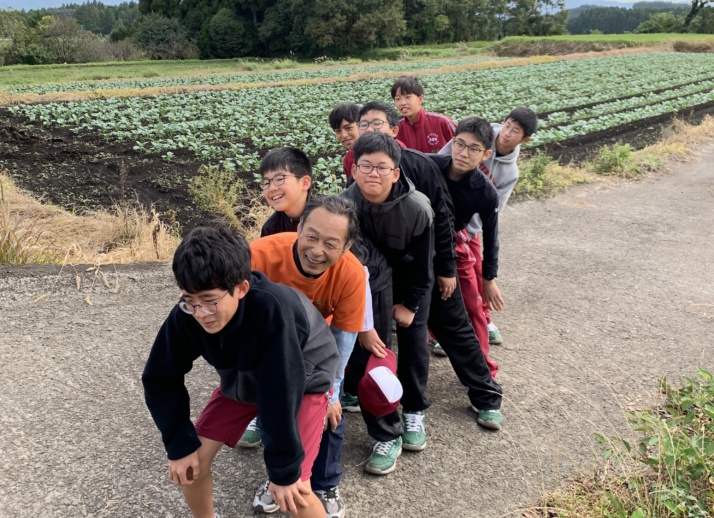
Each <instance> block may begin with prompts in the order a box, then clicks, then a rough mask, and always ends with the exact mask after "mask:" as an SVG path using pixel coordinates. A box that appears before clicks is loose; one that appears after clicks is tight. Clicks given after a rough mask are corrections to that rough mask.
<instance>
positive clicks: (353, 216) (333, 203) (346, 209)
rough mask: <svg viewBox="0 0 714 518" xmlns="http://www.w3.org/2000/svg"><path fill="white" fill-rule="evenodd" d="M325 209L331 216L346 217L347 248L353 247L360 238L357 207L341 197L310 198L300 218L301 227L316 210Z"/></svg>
mask: <svg viewBox="0 0 714 518" xmlns="http://www.w3.org/2000/svg"><path fill="white" fill-rule="evenodd" d="M319 208H323V209H325V210H326V211H327V212H329V213H330V214H335V215H337V216H345V217H346V218H347V240H346V241H345V247H347V246H349V245H351V244H352V243H353V242H354V241H355V239H357V237H358V236H359V219H358V217H357V205H355V203H354V202H353V201H352V200H350V199H349V198H345V197H344V196H341V195H333V196H316V197H314V198H310V200H309V201H308V202H307V205H305V209H304V210H303V211H302V215H301V216H300V226H301V227H302V226H303V225H304V224H305V221H307V217H308V216H309V215H310V213H311V212H312V211H313V210H315V209H319Z"/></svg>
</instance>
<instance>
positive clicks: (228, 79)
mask: <svg viewBox="0 0 714 518" xmlns="http://www.w3.org/2000/svg"><path fill="white" fill-rule="evenodd" d="M506 59H508V58H495V57H484V56H480V57H476V56H472V57H464V58H452V59H438V60H429V61H408V62H403V63H389V64H373V65H349V66H348V65H344V66H334V67H322V68H299V69H291V70H274V71H269V72H248V71H244V72H239V73H235V74H231V73H223V74H211V75H196V76H183V77H166V78H152V79H121V80H97V81H76V82H68V83H50V84H42V85H20V86H5V87H0V89H3V90H7V91H9V92H12V93H15V94H25V93H32V94H39V95H43V94H47V93H55V92H82V91H94V90H128V89H132V90H144V89H147V88H162V87H186V86H220V85H230V84H245V83H251V84H265V83H280V82H283V83H284V82H286V81H297V80H306V79H324V78H333V77H334V78H341V77H348V76H351V75H355V74H378V73H382V72H395V73H418V72H419V71H421V70H428V69H435V68H439V67H443V66H460V65H469V64H473V63H478V62H481V61H502V60H506ZM238 66H241V65H240V64H237V65H236V67H238Z"/></svg>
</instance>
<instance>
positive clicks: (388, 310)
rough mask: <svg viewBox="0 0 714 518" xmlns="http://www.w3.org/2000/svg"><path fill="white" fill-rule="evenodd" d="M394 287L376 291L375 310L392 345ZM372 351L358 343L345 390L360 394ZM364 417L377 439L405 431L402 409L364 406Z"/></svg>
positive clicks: (381, 334) (379, 330) (379, 327)
mask: <svg viewBox="0 0 714 518" xmlns="http://www.w3.org/2000/svg"><path fill="white" fill-rule="evenodd" d="M393 306H394V304H393V296H392V287H391V285H388V286H387V287H386V289H383V290H380V291H378V292H373V293H372V314H373V315H374V329H375V330H376V331H377V334H378V335H379V338H380V339H381V340H382V342H384V344H385V345H386V346H387V348H388V349H391V348H392V310H393ZM371 355H372V353H370V352H369V351H367V350H366V349H363V348H362V347H360V345H359V343H357V344H355V347H354V349H353V350H352V355H351V356H350V360H349V362H348V363H347V370H346V371H345V386H344V388H345V392H348V393H350V394H352V395H357V386H358V384H359V381H360V380H361V379H362V377H363V376H364V373H365V371H366V370H367V361H368V360H369V357H370V356H371ZM362 418H363V419H364V423H365V425H367V433H368V434H369V435H370V437H372V438H373V439H374V440H376V441H380V442H386V441H391V440H392V439H396V438H397V437H401V436H402V435H404V426H403V425H402V420H401V419H400V418H399V413H398V412H392V413H391V414H388V415H386V416H384V417H377V416H375V415H373V414H370V413H369V412H367V411H366V410H365V409H364V407H362Z"/></svg>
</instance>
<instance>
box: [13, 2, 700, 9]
mask: <svg viewBox="0 0 714 518" xmlns="http://www.w3.org/2000/svg"><path fill="white" fill-rule="evenodd" d="M84 1H85V0H0V9H4V8H6V7H12V8H14V9H25V10H29V9H41V8H43V7H61V6H62V4H67V3H78V4H81V3H84ZM101 1H102V3H103V4H105V5H119V4H120V3H121V2H124V1H127V0H101ZM135 1H138V0H135ZM634 1H636V0H611V2H612V3H613V4H627V5H632V3H633V2H634ZM670 1H672V2H675V3H689V0H670ZM568 3H570V2H568ZM573 3H574V4H583V3H588V4H597V3H600V2H596V1H593V0H590V1H587V0H581V1H576V2H573Z"/></svg>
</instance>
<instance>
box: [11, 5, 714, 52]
mask: <svg viewBox="0 0 714 518" xmlns="http://www.w3.org/2000/svg"><path fill="white" fill-rule="evenodd" d="M711 2H712V0H691V6H684V7H677V6H674V5H673V4H667V3H665V2H640V3H638V4H635V7H634V8H632V9H625V8H618V7H594V6H583V7H581V8H578V9H574V10H573V11H572V12H570V13H569V11H568V10H566V9H565V0H139V1H138V2H134V1H130V2H124V3H122V4H120V5H118V6H109V5H104V4H103V3H102V2H101V1H98V0H91V1H88V2H86V3H84V4H78V3H69V4H65V5H63V6H62V7H60V8H55V9H36V10H30V11H16V10H0V64H17V63H23V64H44V63H76V62H92V61H122V60H124V61H127V60H135V59H141V58H150V59H186V58H233V57H244V56H257V57H286V56H290V57H297V58H314V57H319V56H330V57H340V56H360V55H363V54H364V53H365V52H368V51H369V50H371V49H375V48H384V47H395V46H400V45H418V44H439V43H451V42H461V41H475V40H498V39H501V38H503V37H506V36H516V35H526V36H549V35H555V34H566V33H568V32H570V33H571V34H588V33H624V32H703V33H713V32H714V8H712V7H709V6H708V4H710V3H711ZM569 14H570V18H569Z"/></svg>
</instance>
